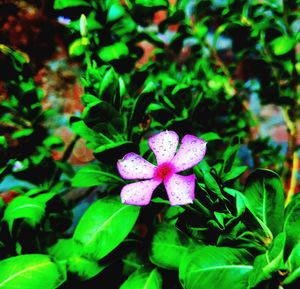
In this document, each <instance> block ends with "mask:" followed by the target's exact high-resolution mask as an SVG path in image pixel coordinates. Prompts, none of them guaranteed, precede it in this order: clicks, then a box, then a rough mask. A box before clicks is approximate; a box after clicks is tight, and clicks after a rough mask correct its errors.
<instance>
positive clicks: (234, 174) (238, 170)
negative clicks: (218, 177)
mask: <svg viewBox="0 0 300 289" xmlns="http://www.w3.org/2000/svg"><path fill="white" fill-rule="evenodd" d="M247 169H248V167H247V166H238V167H234V168H232V169H231V170H230V171H229V172H228V173H227V174H225V175H223V176H222V181H223V182H228V181H232V180H234V179H236V178H238V177H239V176H240V175H242V174H243V173H244V172H245V171H246V170H247Z"/></svg>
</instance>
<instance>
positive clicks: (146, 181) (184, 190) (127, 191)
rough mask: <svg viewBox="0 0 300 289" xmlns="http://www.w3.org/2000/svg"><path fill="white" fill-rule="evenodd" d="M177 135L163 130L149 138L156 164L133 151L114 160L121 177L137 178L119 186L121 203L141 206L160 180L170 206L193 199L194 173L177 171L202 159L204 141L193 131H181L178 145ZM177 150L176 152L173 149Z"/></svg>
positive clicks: (186, 202) (145, 202)
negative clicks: (193, 133)
mask: <svg viewBox="0 0 300 289" xmlns="http://www.w3.org/2000/svg"><path fill="white" fill-rule="evenodd" d="M178 140H179V137H178V135H177V133H176V132H174V131H164V132H161V133H159V134H156V135H154V136H152V137H150V138H149V140H148V143H149V146H150V148H151V150H152V151H153V153H154V155H155V157H156V161H157V166H154V165H153V164H151V163H149V162H148V161H147V160H145V159H144V158H142V157H141V156H139V155H137V154H135V153H128V154H126V155H125V156H124V158H123V159H122V160H119V161H118V163H117V168H118V170H119V173H120V175H121V177H122V178H123V179H126V180H141V181H139V182H135V183H131V184H128V185H126V186H124V187H123V189H122V191H121V200H122V202H123V203H124V204H129V205H137V206H144V205H147V204H149V203H150V200H151V197H152V194H153V192H154V190H155V189H156V188H157V187H158V186H159V185H160V184H161V183H163V184H164V186H165V188H166V191H167V195H168V198H169V201H170V204H171V205H172V206H176V205H185V204H190V203H192V202H193V201H194V199H195V175H194V174H192V175H189V176H182V175H179V174H178V173H180V172H182V171H184V170H187V169H190V168H192V167H194V166H195V165H197V164H198V163H199V162H201V160H202V159H203V157H204V155H205V152H206V142H205V141H204V140H202V139H200V138H198V137H196V136H193V135H189V134H187V135H185V136H184V137H183V139H182V141H181V145H180V147H179V149H178V150H177V147H178ZM176 151H177V152H176Z"/></svg>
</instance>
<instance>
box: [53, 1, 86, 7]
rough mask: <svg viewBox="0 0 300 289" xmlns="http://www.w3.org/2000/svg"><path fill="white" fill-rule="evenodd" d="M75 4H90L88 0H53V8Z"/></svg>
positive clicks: (74, 5) (73, 5)
mask: <svg viewBox="0 0 300 289" xmlns="http://www.w3.org/2000/svg"><path fill="white" fill-rule="evenodd" d="M76 6H90V4H89V2H88V1H84V0H55V1H54V9H65V8H70V7H76Z"/></svg>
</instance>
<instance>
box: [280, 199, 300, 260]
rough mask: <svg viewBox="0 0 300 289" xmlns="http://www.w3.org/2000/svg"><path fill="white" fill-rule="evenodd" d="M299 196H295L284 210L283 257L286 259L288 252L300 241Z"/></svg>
mask: <svg viewBox="0 0 300 289" xmlns="http://www.w3.org/2000/svg"><path fill="white" fill-rule="evenodd" d="M299 216H300V198H295V199H293V200H292V202H291V203H290V204H289V205H288V206H287V208H286V211H285V218H284V225H283V230H284V232H285V233H286V246H285V252H284V257H285V259H287V257H288V256H289V254H290V252H291V251H292V249H293V248H294V246H296V245H297V244H298V243H299V242H300V218H299Z"/></svg>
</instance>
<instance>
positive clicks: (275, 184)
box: [244, 170, 284, 237]
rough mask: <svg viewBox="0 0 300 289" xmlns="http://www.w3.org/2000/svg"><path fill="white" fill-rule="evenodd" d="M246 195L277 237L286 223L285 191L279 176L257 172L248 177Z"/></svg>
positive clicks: (265, 171)
mask: <svg viewBox="0 0 300 289" xmlns="http://www.w3.org/2000/svg"><path fill="white" fill-rule="evenodd" d="M244 193H245V197H246V198H247V201H248V203H249V207H250V208H251V209H252V210H253V211H254V212H255V214H256V216H258V217H259V218H260V220H262V221H263V222H264V224H266V225H267V226H268V227H269V228H270V230H271V232H272V234H273V236H274V237H276V235H277V234H278V233H279V232H281V231H282V226H283V221H284V191H283V186H282V183H281V180H280V178H279V176H278V175H277V174H275V173H274V172H272V171H268V170H256V171H255V172H253V173H252V174H251V175H250V176H249V177H248V179H247V182H246V186H245V192H244Z"/></svg>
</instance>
